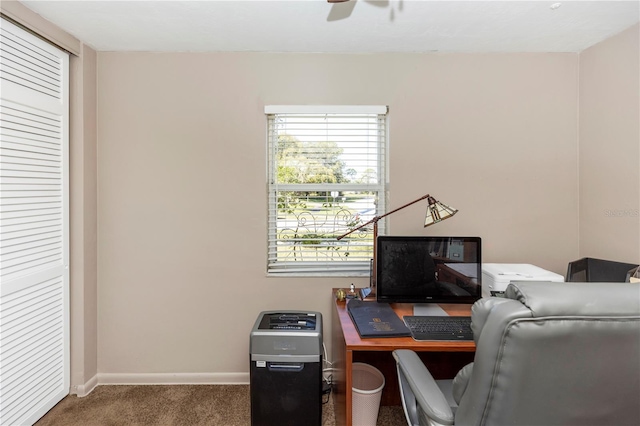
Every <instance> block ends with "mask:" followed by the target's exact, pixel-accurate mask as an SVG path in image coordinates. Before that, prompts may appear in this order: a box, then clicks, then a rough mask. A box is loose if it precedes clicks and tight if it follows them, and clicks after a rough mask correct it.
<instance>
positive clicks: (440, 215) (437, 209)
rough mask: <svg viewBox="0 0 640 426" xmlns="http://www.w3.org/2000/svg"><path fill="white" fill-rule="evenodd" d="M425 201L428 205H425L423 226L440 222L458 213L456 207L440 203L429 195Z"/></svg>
mask: <svg viewBox="0 0 640 426" xmlns="http://www.w3.org/2000/svg"><path fill="white" fill-rule="evenodd" d="M427 201H428V202H429V206H428V207H427V215H426V216H425V218H424V227H425V228H426V227H427V226H430V225H433V224H434V223H438V222H442V221H443V220H445V219H448V218H450V217H451V216H453V215H454V214H456V213H458V209H456V208H453V207H449V206H447V205H446V204H442V203H441V202H440V201H437V200H436V199H435V198H433V197H431V196H429V197H427Z"/></svg>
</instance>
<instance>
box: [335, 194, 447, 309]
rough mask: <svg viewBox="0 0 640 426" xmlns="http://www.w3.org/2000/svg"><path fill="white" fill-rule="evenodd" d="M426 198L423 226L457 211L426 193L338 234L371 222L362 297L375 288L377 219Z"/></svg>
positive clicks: (353, 230) (340, 237)
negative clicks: (368, 271)
mask: <svg viewBox="0 0 640 426" xmlns="http://www.w3.org/2000/svg"><path fill="white" fill-rule="evenodd" d="M425 198H426V199H427V202H428V203H429V206H428V207H427V214H426V216H425V219H424V227H425V228H426V227H427V226H431V225H433V224H434V223H438V222H442V221H443V220H445V219H448V218H450V217H451V216H453V215H454V214H456V213H457V212H458V210H457V209H455V208H453V207H449V206H447V205H445V204H442V203H441V202H440V201H437V200H436V199H435V198H433V197H432V196H431V195H429V194H427V195H423V196H422V197H420V198H418V199H417V200H413V201H411V202H410V203H407V204H405V205H403V206H400V207H398V208H397V209H394V210H391V211H390V212H387V213H385V214H383V215H380V216H375V217H374V218H373V219H371V220H370V221H368V222H366V223H363V224H362V225H360V226H358V227H357V228H354V229H352V230H350V231H349V232H347V233H346V234H342V235H340V236H339V237H338V238H337V239H338V240H341V239H343V238H344V237H346V236H347V235H349V234H351V233H353V232H355V231H357V230H359V229H361V228H364V227H365V226H367V225H370V224H372V223H373V267H372V270H371V286H370V287H369V288H368V289H362V290H361V296H362V298H363V299H364V298H365V297H367V296H368V295H369V294H370V293H371V291H372V289H373V288H375V284H376V273H377V268H378V266H377V264H376V255H377V251H378V221H379V220H380V219H382V218H383V217H387V216H389V215H390V214H393V213H395V212H397V211H399V210H402V209H404V208H405V207H409V206H410V205H412V204H415V203H417V202H419V201H422V200H424V199H425Z"/></svg>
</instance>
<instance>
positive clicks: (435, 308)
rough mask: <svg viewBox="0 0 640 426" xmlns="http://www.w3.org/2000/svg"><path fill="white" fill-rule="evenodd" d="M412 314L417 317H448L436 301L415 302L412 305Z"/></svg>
mask: <svg viewBox="0 0 640 426" xmlns="http://www.w3.org/2000/svg"><path fill="white" fill-rule="evenodd" d="M413 315H414V316H417V317H448V316H449V314H448V313H446V312H445V311H444V309H442V308H441V307H440V305H438V304H437V303H415V304H414V305H413Z"/></svg>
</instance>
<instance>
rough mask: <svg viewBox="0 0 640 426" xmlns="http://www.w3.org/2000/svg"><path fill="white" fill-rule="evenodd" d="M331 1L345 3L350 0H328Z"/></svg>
mask: <svg viewBox="0 0 640 426" xmlns="http://www.w3.org/2000/svg"><path fill="white" fill-rule="evenodd" d="M327 1H328V2H329V3H344V2H347V1H349V0H327Z"/></svg>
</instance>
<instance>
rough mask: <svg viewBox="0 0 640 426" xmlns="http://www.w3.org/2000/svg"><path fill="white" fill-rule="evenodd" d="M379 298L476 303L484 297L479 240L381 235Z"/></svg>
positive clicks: (377, 276) (391, 300)
mask: <svg viewBox="0 0 640 426" xmlns="http://www.w3.org/2000/svg"><path fill="white" fill-rule="evenodd" d="M376 259H377V263H376V298H377V300H378V302H386V303H395V302H408V303H473V302H475V301H476V300H478V299H479V298H480V297H481V295H482V288H481V284H482V283H481V280H482V265H481V259H482V253H481V240H480V237H402V236H379V237H378V240H377V253H376Z"/></svg>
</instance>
